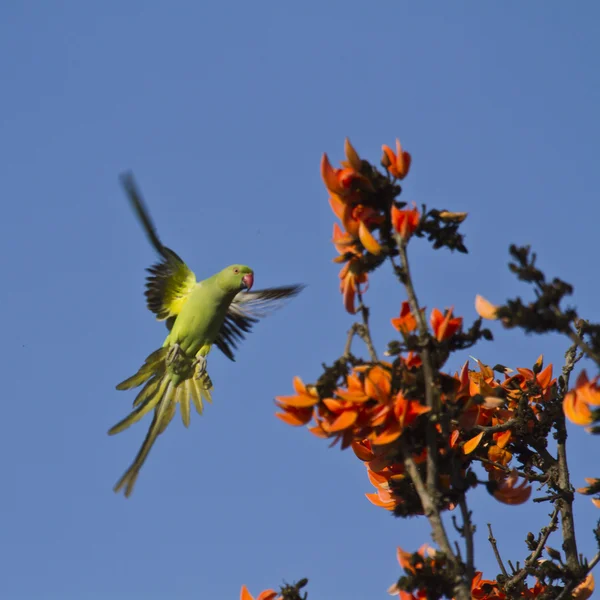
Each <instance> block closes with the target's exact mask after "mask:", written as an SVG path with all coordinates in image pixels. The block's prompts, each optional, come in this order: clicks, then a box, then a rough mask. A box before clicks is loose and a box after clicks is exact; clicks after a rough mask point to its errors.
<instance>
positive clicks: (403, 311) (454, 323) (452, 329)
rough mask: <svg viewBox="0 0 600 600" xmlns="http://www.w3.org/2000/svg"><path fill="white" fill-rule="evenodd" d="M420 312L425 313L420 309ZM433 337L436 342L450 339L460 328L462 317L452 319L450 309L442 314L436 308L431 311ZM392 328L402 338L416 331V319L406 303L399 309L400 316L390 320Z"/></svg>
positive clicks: (430, 321)
mask: <svg viewBox="0 0 600 600" xmlns="http://www.w3.org/2000/svg"><path fill="white" fill-rule="evenodd" d="M421 312H425V309H424V308H422V309H421ZM429 323H430V325H431V330H432V332H433V336H434V337H435V339H436V340H437V341H438V342H443V341H444V340H447V339H450V338H451V337H452V336H453V335H454V334H455V333H456V332H457V331H459V330H460V328H461V327H462V323H463V319H462V317H453V316H452V309H451V308H449V309H446V312H445V313H444V314H442V313H441V312H440V311H439V310H438V309H437V308H434V309H433V310H432V311H431V318H430V320H429ZM392 326H393V327H394V328H395V329H396V330H397V331H398V332H400V333H401V334H402V335H403V336H405V337H406V336H407V335H409V334H410V333H412V332H413V331H416V330H417V319H416V317H415V315H413V313H412V312H411V310H410V305H409V303H408V302H406V301H404V302H403V303H402V306H401V308H400V316H399V317H396V318H395V319H392Z"/></svg>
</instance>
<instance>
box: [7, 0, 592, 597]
mask: <svg viewBox="0 0 600 600" xmlns="http://www.w3.org/2000/svg"><path fill="white" fill-rule="evenodd" d="M599 19H600V7H599V5H598V4H597V3H593V2H579V3H577V5H576V6H575V5H570V4H567V3H564V2H543V3H542V2H537V3H534V2H531V3H523V2H502V3H500V2H497V3H475V2H470V3H468V2H452V3H440V2H438V3H419V4H418V5H416V3H409V2H391V1H388V2H377V3H369V2H354V1H351V0H346V1H345V2H337V1H330V2H316V1H306V2H301V3H290V2H275V1H272V2H232V3H218V2H212V3H208V2H204V3H201V2H191V1H188V2H183V1H182V2H176V3H166V2H139V1H138V2H116V1H106V2H102V3H99V2H98V3H89V2H88V3H84V2H75V1H56V2H41V1H39V0H38V1H37V2H35V1H34V2H28V3H26V2H3V3H2V5H1V7H0V81H1V82H2V83H1V85H2V91H1V93H0V197H1V202H2V218H1V220H0V251H1V256H2V280H3V284H2V301H1V302H2V304H1V306H2V314H3V316H4V328H3V344H2V347H1V349H0V364H1V365H2V369H1V371H2V383H3V385H2V406H3V413H2V415H3V427H2V435H0V456H1V457H2V459H1V461H2V462H1V472H2V481H3V486H2V493H1V494H0V563H1V564H2V567H3V568H2V572H3V575H2V578H1V579H0V596H1V597H2V598H10V599H14V600H20V599H30V598H32V599H38V598H39V599H44V600H50V599H57V600H58V599H60V600H68V599H73V600H80V599H82V598H85V599H104V598H112V599H115V600H117V599H137V598H143V599H145V600H151V599H163V598H173V599H183V600H187V599H189V600H191V599H197V598H212V599H215V600H221V599H223V600H226V599H230V598H238V595H239V590H240V586H241V585H242V584H243V583H245V584H247V585H248V586H249V588H250V589H251V591H252V592H253V593H255V594H258V592H259V591H260V590H261V589H263V588H266V587H271V586H277V585H278V584H279V583H280V582H281V581H282V579H287V580H288V581H290V580H294V579H298V578H301V577H305V576H306V577H309V578H310V588H309V589H310V597H311V598H312V599H314V600H316V599H317V598H326V599H328V600H338V599H339V600H364V599H365V598H382V599H383V598H386V597H388V596H387V595H386V589H387V587H388V586H389V585H390V584H392V583H393V582H394V581H395V580H396V578H397V576H398V575H399V573H400V572H399V568H398V566H397V563H396V558H395V549H396V546H398V545H400V546H402V547H403V548H405V549H416V548H417V547H418V546H419V545H420V544H421V543H422V542H424V541H426V540H427V539H428V538H427V528H426V527H424V526H423V525H422V524H421V523H420V522H419V521H417V520H411V521H410V522H403V521H400V520H394V519H393V518H391V517H390V515H389V514H388V513H387V512H386V511H384V510H382V509H378V508H375V507H373V506H372V505H370V504H369V502H368V501H367V500H366V499H365V497H364V493H365V492H371V491H372V487H371V486H370V484H369V482H368V480H367V478H366V474H365V469H364V467H363V466H362V464H361V463H360V462H359V461H358V460H357V459H356V458H355V457H354V455H353V454H352V453H350V452H345V453H342V452H340V451H339V450H337V449H335V450H330V449H328V447H327V444H326V443H325V442H323V441H321V440H318V439H317V438H315V437H313V436H311V435H310V434H309V433H307V432H305V431H303V430H295V429H292V428H290V427H288V426H285V425H284V424H282V423H281V422H280V421H279V420H277V419H276V418H275V417H274V416H273V414H274V405H273V397H274V396H275V395H278V394H287V393H290V392H291V380H292V376H293V375H295V374H299V375H301V376H302V377H303V378H304V379H305V380H307V381H310V380H311V379H312V378H314V377H316V376H317V375H318V373H319V372H320V364H321V362H322V361H331V360H332V359H334V358H335V357H337V356H338V355H339V354H340V352H341V349H342V346H343V342H344V336H345V332H346V330H347V329H348V327H349V326H350V324H351V322H352V318H351V317H350V316H349V315H347V314H346V313H344V311H343V309H342V301H341V297H340V295H339V292H338V287H337V286H338V279H337V272H338V267H337V266H336V265H334V264H332V263H331V258H332V257H333V256H335V251H334V249H333V247H332V246H331V243H330V238H331V228H332V223H333V220H334V219H333V215H332V214H331V212H330V209H329V206H328V203H327V194H326V192H325V189H324V188H323V185H322V182H321V180H320V176H319V160H320V157H321V153H322V152H323V151H326V152H328V153H330V156H331V157H332V159H333V160H336V161H337V160H339V159H340V158H341V155H342V148H343V140H344V137H345V136H346V135H348V136H350V138H351V140H352V142H353V143H354V144H355V146H356V148H357V149H358V150H359V152H360V153H361V154H362V155H363V156H365V157H367V158H370V159H372V160H374V161H377V160H378V159H379V155H380V148H381V144H382V143H387V144H393V143H394V139H395V138H396V136H399V137H400V138H401V139H402V141H403V144H404V145H405V147H406V149H408V150H409V151H410V152H412V154H413V160H414V163H413V168H412V171H411V174H410V177H409V178H408V179H407V180H406V184H405V186H404V187H405V195H404V198H405V199H407V200H413V199H414V200H416V201H417V202H418V203H421V202H425V203H427V204H428V205H430V206H437V207H440V208H443V207H445V208H448V209H453V210H460V211H468V212H469V215H470V216H469V219H468V221H467V222H466V223H465V227H464V230H465V232H466V234H467V244H468V247H469V249H470V251H471V252H470V254H469V255H467V256H464V255H450V254H449V253H446V252H435V253H434V252H432V251H430V249H429V247H428V245H427V243H426V242H423V241H417V242H416V243H414V244H413V245H411V249H410V250H411V256H412V260H413V269H414V271H415V275H416V280H417V285H418V292H419V295H420V298H421V300H422V302H423V303H424V304H426V305H427V306H428V307H429V308H431V307H432V306H434V305H437V306H439V307H441V308H443V307H444V306H449V305H454V306H455V310H456V312H457V313H458V314H461V315H463V316H464V317H465V318H466V320H467V321H470V320H472V319H473V318H474V316H475V314H474V309H473V298H474V296H475V294H476V293H482V294H484V295H485V296H487V297H489V298H490V299H492V300H497V301H501V300H503V299H504V298H506V297H507V296H509V295H514V294H516V293H527V292H528V290H527V289H526V288H525V287H523V286H520V285H518V284H517V283H516V282H515V281H514V279H513V278H512V276H510V275H509V273H508V271H507V269H506V266H505V265H506V262H507V258H508V254H507V247H508V244H509V243H510V242H517V243H531V244H532V245H533V246H534V247H535V248H536V250H537V251H538V252H539V262H540V265H541V266H542V267H544V268H547V269H548V270H549V273H550V274H551V275H557V276H561V277H564V278H566V279H567V280H569V281H571V282H572V283H574V284H575V286H576V304H577V305H578V306H579V307H580V309H581V311H582V313H583V314H584V315H585V316H587V317H589V318H591V319H596V320H598V319H599V318H600V315H599V311H598V294H599V292H600V284H599V283H598V278H597V273H596V272H597V264H598V261H597V252H598V245H597V236H598V234H597V227H598V225H597V222H598V217H599V216H600V212H599V210H598V206H597V182H596V177H595V176H596V172H597V164H598V160H599V158H600V154H599V151H598V143H597V140H598V139H599V137H600V122H599V119H598V106H599V105H600V86H599V83H600V72H599V71H598V60H597V59H598V55H599V52H600V42H599V41H598V40H599V36H598V34H599V27H598V23H599ZM127 168H131V169H133V170H134V172H135V174H136V176H137V178H138V180H139V182H140V185H141V187H142V189H143V192H144V194H145V196H146V199H147V201H148V203H149V205H150V207H151V210H152V213H153V216H154V218H155V220H156V222H157V223H158V227H159V230H160V233H161V235H162V238H163V239H164V241H165V243H167V244H168V245H170V246H172V247H174V248H175V249H176V251H177V252H178V253H180V254H181V255H182V256H183V257H184V258H185V259H186V260H187V261H188V262H189V264H190V265H191V267H192V268H193V269H194V270H195V271H196V273H197V274H198V275H199V276H201V277H202V276H206V275H209V274H211V273H212V272H214V271H216V270H219V269H220V268H222V267H223V266H224V265H227V264H229V263H232V262H244V263H248V264H250V265H252V266H253V267H254V269H255V272H256V286H257V287H263V286H270V285H277V284H282V283H288V282H305V283H307V284H308V285H309V287H308V288H307V289H306V291H305V292H304V293H303V294H302V296H301V297H299V298H298V299H296V300H294V301H293V302H292V303H290V304H289V305H288V306H287V307H286V308H285V310H283V311H281V312H280V313H278V314H277V315H275V316H273V317H271V318H269V319H267V320H265V321H264V322H263V323H261V324H260V325H259V326H258V327H257V328H256V330H255V333H254V334H253V335H252V337H251V338H249V339H247V340H246V342H245V343H244V344H243V347H242V349H241V350H240V352H239V353H238V360H237V362H236V363H235V364H232V363H230V362H229V361H227V360H226V359H225V358H224V357H223V356H222V355H220V354H219V353H218V352H216V351H215V353H214V354H213V355H211V357H210V360H209V365H210V370H211V375H212V378H213V380H214V382H215V394H214V404H213V405H212V406H209V407H208V408H207V410H206V412H205V415H204V416H203V417H202V418H199V417H197V415H195V414H194V415H192V424H191V426H190V428H189V430H187V431H186V430H185V429H184V427H183V425H182V424H181V421H180V419H179V418H177V419H176V420H174V421H173V423H172V425H171V426H170V428H169V429H168V431H167V432H166V434H165V435H163V436H162V437H161V439H160V440H159V442H158V444H157V445H156V447H155V448H154V450H153V452H152V454H151V456H150V458H149V460H148V463H147V464H146V466H145V468H144V469H143V471H142V474H141V476H140V479H139V481H138V485H137V488H136V491H135V493H134V495H133V497H132V498H131V499H129V500H125V499H124V498H123V497H122V496H120V495H115V494H114V493H113V492H112V486H113V484H114V482H115V481H116V479H117V478H118V477H119V476H120V475H121V473H122V472H123V470H124V469H125V468H126V467H127V465H128V464H129V462H130V460H131V459H132V458H133V456H134V454H135V453H136V451H137V450H138V447H139V444H140V443H141V441H142V439H143V437H144V434H145V431H146V427H147V425H148V422H147V421H144V422H143V423H142V424H138V425H137V426H136V427H134V428H132V429H131V430H128V431H127V432H126V433H123V434H120V435H119V436H117V437H113V438H109V437H108V436H107V435H106V431H107V430H108V428H109V427H110V426H111V425H113V424H114V423H115V422H116V421H117V420H119V419H120V418H121V417H122V416H123V415H124V414H125V413H126V412H127V411H128V409H129V407H130V403H131V401H132V399H133V395H132V394H131V393H129V394H127V393H124V392H117V391H116V390H115V389H114V386H115V384H116V383H117V382H119V381H120V380H122V379H124V378H125V377H127V376H129V375H130V374H132V373H133V372H134V371H135V369H137V367H138V366H139V364H140V363H141V361H142V360H143V358H144V357H145V356H146V355H147V354H148V353H149V352H150V351H152V350H153V349H155V348H156V347H158V346H159V345H160V344H161V343H162V339H163V336H164V334H165V330H164V328H163V326H162V325H161V324H156V323H155V322H154V321H153V318H152V316H151V315H150V313H148V312H147V311H146V308H145V305H144V298H143V296H142V290H143V283H144V272H143V269H144V268H145V267H146V266H148V265H149V264H150V263H151V261H153V260H154V255H153V253H152V250H151V248H150V246H149V244H148V243H147V241H146V240H145V239H144V237H143V235H142V231H141V229H140V227H139V225H138V223H136V221H135V219H134V217H133V215H132V213H131V210H130V208H129V206H128V204H127V202H126V200H125V197H124V195H123V193H122V191H121V189H120V188H119V185H118V182H117V176H118V174H119V173H120V172H121V171H122V170H124V169H127ZM367 298H368V302H369V303H370V304H371V306H372V307H373V311H374V318H373V325H374V335H375V339H376V342H377V345H378V347H379V348H380V349H381V350H383V349H384V347H385V344H386V342H387V340H388V339H390V338H391V337H393V331H392V329H391V327H390V325H389V319H390V317H392V316H395V315H396V314H397V311H398V308H399V306H400V303H401V301H402V300H403V299H404V296H403V293H402V291H401V290H400V289H399V288H398V287H396V286H395V284H393V283H392V279H391V277H390V273H389V272H387V271H381V272H380V273H378V275H377V276H376V277H375V278H373V281H372V285H371V289H370V291H369V292H368V296H367ZM494 330H495V332H496V334H497V343H495V344H485V345H481V346H480V347H478V348H476V349H475V350H474V351H472V354H475V355H476V356H478V357H479V358H481V359H482V360H484V361H486V362H489V363H491V364H495V363H497V362H502V363H508V364H509V365H511V366H513V367H514V366H530V365H531V364H532V363H533V362H534V361H535V359H536V358H537V356H538V355H539V354H540V353H541V352H543V353H544V355H545V358H546V362H548V361H553V362H554V363H555V364H559V365H560V364H561V361H562V356H563V353H564V351H565V349H566V343H565V342H564V341H563V340H560V339H557V338H555V337H545V338H543V339H540V338H526V337H524V336H522V335H521V334H519V333H517V332H505V331H503V330H501V329H500V328H499V327H495V328H494ZM465 358H466V356H456V357H454V358H453V361H452V363H451V364H450V365H449V366H450V367H451V368H455V367H458V366H459V364H460V363H461V362H463V360H464V359H465ZM570 431H572V432H573V433H574V434H575V435H574V436H572V437H571V438H570V439H571V441H572V445H571V447H570V451H569V452H570V456H571V458H572V462H571V465H572V474H573V481H574V483H575V485H576V486H580V485H582V484H583V477H584V476H586V475H587V476H593V475H599V473H598V468H597V460H595V459H592V457H596V456H597V455H598V449H599V446H598V443H599V442H598V440H595V439H592V438H590V437H589V436H585V435H584V434H583V432H581V431H578V430H576V429H575V428H572V429H571V430H570ZM472 508H473V510H474V513H475V519H476V520H477V522H478V524H479V532H478V536H477V550H476V555H477V564H478V567H479V568H482V569H483V570H484V571H485V574H486V576H489V577H494V576H495V574H496V573H497V571H498V569H497V567H496V565H495V563H494V561H493V557H492V555H491V551H490V548H489V545H488V543H487V541H486V539H485V537H486V534H485V529H486V527H485V523H486V522H487V521H491V522H493V523H494V524H495V527H496V535H497V537H498V540H499V543H500V547H501V549H502V551H503V552H504V554H505V555H507V556H509V555H510V556H512V558H513V560H514V559H521V560H522V559H523V558H524V556H525V554H526V549H525V546H524V543H523V538H524V537H525V533H526V531H527V530H529V529H530V528H534V530H535V528H536V527H539V526H541V525H542V524H543V523H545V522H546V521H547V516H546V514H547V512H548V510H547V506H545V505H542V506H540V505H534V504H531V503H530V504H527V505H524V506H520V507H516V508H507V507H504V506H503V505H501V504H499V503H498V502H496V501H494V500H492V499H490V498H489V497H488V496H487V494H486V493H485V491H483V490H482V491H481V492H479V491H478V492H477V493H475V494H474V495H473V497H472ZM576 516H577V519H578V524H579V529H578V536H579V537H578V541H579V544H580V550H581V551H582V552H584V553H586V554H588V555H591V554H592V553H593V552H594V545H593V540H592V535H591V532H590V528H591V525H592V523H593V522H594V521H595V519H596V518H597V516H598V512H597V511H596V510H595V509H593V507H592V505H591V503H590V502H589V500H587V499H585V498H583V497H579V498H578V501H577V510H576ZM551 545H553V546H555V547H559V546H560V542H559V539H558V537H557V538H556V539H553V541H551Z"/></svg>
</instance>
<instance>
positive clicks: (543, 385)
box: [446, 356, 556, 504]
mask: <svg viewBox="0 0 600 600" xmlns="http://www.w3.org/2000/svg"><path fill="white" fill-rule="evenodd" d="M542 360H543V357H541V356H540V357H539V359H538V361H537V362H536V366H535V370H536V371H538V373H537V374H536V373H535V372H534V370H532V369H521V368H519V369H517V373H516V374H514V375H509V373H510V370H509V369H507V370H506V371H505V379H504V381H502V382H499V381H497V380H496V379H495V377H494V372H493V370H492V369H491V368H490V367H488V366H487V365H484V364H482V363H481V362H479V361H477V362H478V365H479V371H471V370H469V368H468V366H469V363H468V362H467V363H465V365H464V366H463V368H462V370H461V373H460V375H459V374H456V375H455V379H456V385H455V389H456V392H455V393H454V394H453V395H452V394H451V395H450V396H449V397H448V398H446V400H447V401H448V402H451V403H453V404H459V403H460V404H462V406H463V410H462V412H461V415H460V418H459V419H458V426H457V427H456V428H455V429H454V430H453V431H452V434H451V437H450V446H451V447H456V446H457V445H458V444H459V443H460V442H461V440H462V442H463V443H462V448H463V452H464V454H465V455H471V454H472V453H474V452H477V456H478V457H479V458H482V459H485V462H484V467H485V468H486V470H487V471H488V473H489V477H490V480H494V481H496V482H497V487H496V490H495V492H494V497H495V498H496V499H497V500H499V501H500V502H504V503H506V504H521V503H523V502H526V501H527V500H528V499H529V497H530V495H531V487H530V486H529V485H528V484H527V482H526V481H522V482H521V483H518V481H519V479H518V475H517V473H516V471H514V470H512V471H509V470H508V465H509V463H510V461H511V459H512V453H511V452H510V451H509V450H508V449H507V446H508V445H509V443H510V442H511V440H512V439H513V433H512V431H511V428H510V421H511V419H513V418H514V417H515V415H516V411H517V407H518V405H519V402H520V400H521V398H522V396H523V394H524V393H527V397H528V400H529V405H530V407H531V409H532V411H533V413H534V414H538V412H539V407H538V405H539V404H540V403H543V402H544V401H546V400H548V399H549V398H550V395H551V393H552V389H553V387H554V386H555V384H556V379H555V378H553V377H552V365H548V366H547V367H546V368H545V369H543V370H541V368H542V366H543V365H542ZM473 397H481V398H483V402H481V403H475V402H473ZM502 397H504V398H505V400H503V399H502ZM529 425H530V428H531V427H533V426H534V422H533V421H531V422H530V423H529ZM503 426H506V428H505V429H504V428H503ZM486 427H494V428H496V427H500V428H502V429H501V430H499V431H498V430H496V431H494V432H493V433H491V434H486V431H485V429H483V428H486ZM482 429H483V430H482ZM473 430H476V431H478V433H476V434H475V435H473V436H471V435H469V432H471V431H473Z"/></svg>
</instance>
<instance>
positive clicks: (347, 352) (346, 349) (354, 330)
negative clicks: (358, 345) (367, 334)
mask: <svg viewBox="0 0 600 600" xmlns="http://www.w3.org/2000/svg"><path fill="white" fill-rule="evenodd" d="M358 327H359V323H352V327H350V329H349V330H348V338H347V339H346V345H345V346H344V354H342V358H344V359H346V360H347V359H348V358H350V356H352V352H351V349H352V340H353V339H354V336H355V335H356V334H357V331H358Z"/></svg>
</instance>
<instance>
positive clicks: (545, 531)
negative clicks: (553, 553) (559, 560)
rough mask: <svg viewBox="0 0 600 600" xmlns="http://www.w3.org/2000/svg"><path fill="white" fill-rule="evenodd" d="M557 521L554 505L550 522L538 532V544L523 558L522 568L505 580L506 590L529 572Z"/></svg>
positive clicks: (517, 583)
mask: <svg viewBox="0 0 600 600" xmlns="http://www.w3.org/2000/svg"><path fill="white" fill-rule="evenodd" d="M557 521H558V506H555V507H554V511H553V512H552V516H551V518H550V523H548V525H546V527H543V528H542V531H541V532H540V540H539V542H538V545H537V546H536V549H535V550H534V551H533V552H532V553H531V554H530V555H529V557H528V558H527V559H526V560H525V565H524V566H523V568H522V569H520V570H519V571H518V572H517V573H516V574H515V575H513V576H512V577H511V578H510V580H509V581H507V582H506V589H507V591H510V590H511V589H514V588H515V587H516V586H517V585H519V583H521V581H523V580H524V579H525V577H527V575H528V574H529V569H530V568H531V567H533V566H535V565H536V563H537V561H538V559H539V557H540V556H541V554H542V552H543V551H544V546H545V545H546V542H547V541H548V538H549V537H550V534H551V533H552V532H553V531H556V522H557Z"/></svg>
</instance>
